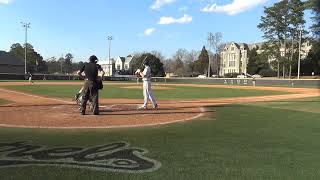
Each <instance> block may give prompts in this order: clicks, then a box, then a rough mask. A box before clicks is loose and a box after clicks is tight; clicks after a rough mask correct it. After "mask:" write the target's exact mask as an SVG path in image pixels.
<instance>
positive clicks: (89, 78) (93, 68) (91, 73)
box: [78, 56, 103, 115]
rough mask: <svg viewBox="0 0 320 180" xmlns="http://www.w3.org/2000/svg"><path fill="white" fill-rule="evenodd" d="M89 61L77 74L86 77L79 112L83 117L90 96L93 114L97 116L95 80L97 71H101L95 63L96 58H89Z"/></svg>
mask: <svg viewBox="0 0 320 180" xmlns="http://www.w3.org/2000/svg"><path fill="white" fill-rule="evenodd" d="M89 60H90V62H89V63H87V64H85V65H84V66H83V67H82V68H81V69H80V71H79V72H78V73H79V74H80V75H81V73H82V72H84V73H85V77H86V81H85V83H84V89H83V96H82V101H81V108H80V111H81V114H82V115H85V112H86V105H87V101H88V100H89V97H90V96H91V98H92V109H93V114H94V115H99V93H98V92H99V90H98V88H97V79H98V71H103V70H102V68H101V66H100V65H98V64H96V63H95V62H96V61H97V60H98V58H97V57H96V56H91V57H90V59H89Z"/></svg>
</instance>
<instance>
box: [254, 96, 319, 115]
mask: <svg viewBox="0 0 320 180" xmlns="http://www.w3.org/2000/svg"><path fill="white" fill-rule="evenodd" d="M254 106H261V107H269V108H277V109H288V110H296V111H304V112H312V113H320V96H318V97H313V98H304V99H293V100H280V101H272V102H258V103H254ZM319 119H320V118H319Z"/></svg>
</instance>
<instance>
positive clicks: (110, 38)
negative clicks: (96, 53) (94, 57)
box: [108, 36, 113, 76]
mask: <svg viewBox="0 0 320 180" xmlns="http://www.w3.org/2000/svg"><path fill="white" fill-rule="evenodd" d="M108 40H109V76H111V75H112V73H111V66H112V64H111V57H110V53H111V41H112V40H113V37H112V36H108Z"/></svg>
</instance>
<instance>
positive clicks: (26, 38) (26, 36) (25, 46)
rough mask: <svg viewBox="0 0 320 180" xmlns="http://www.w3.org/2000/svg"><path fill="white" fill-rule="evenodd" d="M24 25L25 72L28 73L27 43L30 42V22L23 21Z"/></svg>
mask: <svg viewBox="0 0 320 180" xmlns="http://www.w3.org/2000/svg"><path fill="white" fill-rule="evenodd" d="M21 24H22V27H24V28H25V44H24V74H27V43H28V28H30V23H26V22H21Z"/></svg>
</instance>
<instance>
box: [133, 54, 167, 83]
mask: <svg viewBox="0 0 320 180" xmlns="http://www.w3.org/2000/svg"><path fill="white" fill-rule="evenodd" d="M145 57H147V59H148V60H149V61H150V68H151V74H152V76H153V77H164V76H165V72H164V68H163V63H162V62H161V61H160V59H159V58H158V57H156V56H155V55H154V54H151V53H137V54H135V55H134V58H133V59H132V61H131V65H130V71H131V72H134V71H136V70H137V69H141V70H142V71H143V69H144V67H143V66H142V62H143V60H144V59H145Z"/></svg>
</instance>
